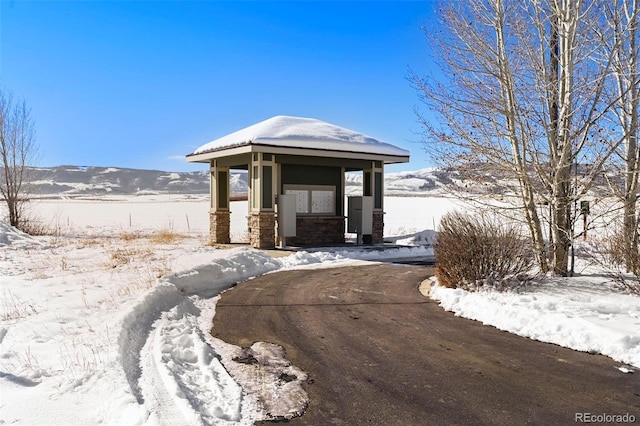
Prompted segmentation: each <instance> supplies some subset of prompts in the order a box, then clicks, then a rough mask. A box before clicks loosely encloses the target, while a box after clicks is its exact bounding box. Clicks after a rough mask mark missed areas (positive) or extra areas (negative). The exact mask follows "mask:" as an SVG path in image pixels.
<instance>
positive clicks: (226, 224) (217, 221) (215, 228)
mask: <svg viewBox="0 0 640 426" xmlns="http://www.w3.org/2000/svg"><path fill="white" fill-rule="evenodd" d="M230 222H231V216H230V213H229V212H216V213H209V238H210V240H211V244H229V243H230V242H231V237H230Z"/></svg>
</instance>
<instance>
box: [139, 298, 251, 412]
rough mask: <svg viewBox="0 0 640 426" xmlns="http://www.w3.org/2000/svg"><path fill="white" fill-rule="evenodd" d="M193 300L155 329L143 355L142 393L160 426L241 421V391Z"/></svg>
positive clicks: (170, 312) (177, 308) (169, 313)
mask: <svg viewBox="0 0 640 426" xmlns="http://www.w3.org/2000/svg"><path fill="white" fill-rule="evenodd" d="M199 314H200V311H199V309H198V308H197V307H196V306H195V305H194V304H193V302H192V301H191V300H189V299H185V300H184V301H183V302H181V303H180V304H178V305H177V306H176V307H174V308H172V309H171V310H169V311H168V312H164V313H162V316H161V318H160V319H159V320H157V321H156V322H155V324H154V327H155V328H154V329H153V330H152V332H151V334H150V336H149V339H148V340H147V343H146V344H145V346H144V347H143V350H142V356H141V365H142V376H141V380H140V384H141V392H142V394H143V396H144V398H145V401H147V402H146V405H147V408H148V409H149V412H150V413H151V414H152V416H156V417H158V420H159V422H160V424H220V423H226V422H231V423H235V422H238V421H240V420H241V402H242V389H241V388H240V386H239V385H238V384H236V383H235V382H234V381H233V379H232V378H231V377H230V376H229V374H228V373H227V371H226V370H225V369H224V367H223V366H222V364H221V363H220V361H219V359H218V357H217V354H216V353H215V352H214V351H213V349H212V348H211V347H210V346H209V345H208V344H207V343H206V342H205V338H204V336H203V335H202V332H201V331H200V330H199V328H198V325H197V317H198V315H199Z"/></svg>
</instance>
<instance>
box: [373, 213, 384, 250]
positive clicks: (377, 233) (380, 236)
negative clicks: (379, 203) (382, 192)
mask: <svg viewBox="0 0 640 426" xmlns="http://www.w3.org/2000/svg"><path fill="white" fill-rule="evenodd" d="M371 238H372V240H373V241H371V242H372V243H373V244H382V243H384V212H381V211H374V212H373V234H372V235H371Z"/></svg>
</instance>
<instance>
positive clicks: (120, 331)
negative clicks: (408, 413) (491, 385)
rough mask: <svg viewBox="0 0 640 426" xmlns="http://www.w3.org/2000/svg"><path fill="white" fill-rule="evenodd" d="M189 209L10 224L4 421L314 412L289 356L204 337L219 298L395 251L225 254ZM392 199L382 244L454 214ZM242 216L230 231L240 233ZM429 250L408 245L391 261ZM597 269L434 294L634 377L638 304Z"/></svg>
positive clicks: (53, 208) (5, 245) (191, 205)
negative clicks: (25, 229) (266, 277)
mask: <svg viewBox="0 0 640 426" xmlns="http://www.w3.org/2000/svg"><path fill="white" fill-rule="evenodd" d="M190 200H191V201H188V202H187V200H186V199H184V198H183V199H180V198H178V199H176V198H171V199H167V198H162V197H160V198H151V197H148V198H140V197H135V198H125V199H111V200H110V201H95V200H94V201H91V202H89V201H86V202H84V201H82V202H81V201H78V200H59V201H51V200H48V201H46V202H44V201H43V202H42V203H41V204H40V205H39V207H38V212H37V213H38V215H39V216H40V217H42V218H47V219H49V220H50V221H51V222H52V223H54V224H56V229H57V230H58V231H59V232H60V235H59V236H53V237H40V238H32V237H29V236H27V235H24V234H22V233H20V232H18V231H16V230H15V229H13V228H11V227H8V226H6V225H4V224H1V223H0V423H6V424H28V425H41V424H66V425H86V424H98V423H100V424H118V425H120V424H126V425H166V424H247V425H248V424H252V423H253V422H254V421H256V420H260V419H267V418H286V417H290V416H292V415H294V414H296V413H299V412H300V411H301V410H302V409H303V408H304V406H305V405H306V403H307V395H306V393H305V392H304V389H303V388H302V386H301V383H302V382H304V380H305V379H306V375H305V372H304V371H301V370H300V369H299V368H297V367H296V366H295V365H291V364H290V363H289V362H288V361H287V359H286V354H284V353H283V351H282V349H281V348H279V347H277V346H275V345H271V344H268V343H258V344H255V345H253V346H252V347H251V348H248V349H242V348H239V347H236V346H232V345H229V344H226V343H225V342H222V341H219V340H217V339H213V338H212V337H211V336H210V335H209V333H208V330H209V329H210V327H211V322H212V319H213V317H214V315H215V301H216V297H217V295H218V294H219V293H220V292H221V291H223V290H224V289H226V288H229V287H230V286H232V285H234V284H235V283H237V282H240V281H244V280H246V279H249V278H251V277H254V276H257V275H260V274H264V273H270V272H274V271H278V270H283V269H292V268H303V267H336V266H348V265H357V264H358V263H359V262H362V261H378V260H383V259H382V258H383V257H384V256H388V255H389V254H384V252H371V251H365V250H358V249H355V250H331V251H314V252H295V253H292V254H290V255H288V256H284V257H280V256H277V257H276V256H272V255H271V254H270V253H267V252H264V251H258V250H251V249H247V248H241V247H240V248H235V249H229V250H224V249H216V248H213V247H210V246H207V245H206V238H205V236H204V234H205V232H206V229H207V226H208V224H207V218H206V211H207V205H206V199H199V198H197V197H196V198H194V199H190ZM385 203H386V205H385V208H386V211H387V214H386V216H385V222H386V233H387V237H388V238H389V239H393V240H394V241H397V242H399V243H400V242H402V243H404V244H420V243H424V242H428V241H430V240H431V239H432V238H433V232H432V231H429V229H433V227H434V226H435V225H437V222H438V220H439V218H440V217H441V215H442V214H443V213H444V212H446V211H447V210H450V209H452V208H456V205H457V204H456V203H455V202H453V201H452V200H449V199H445V198H436V197H433V198H422V197H421V198H418V197H416V198H406V197H403V198H387V199H385ZM235 206H236V210H238V211H240V212H242V204H237V205H235ZM244 208H245V209H246V207H244ZM187 216H188V220H187ZM242 216H243V215H242V213H240V215H239V219H238V218H237V219H235V221H233V219H232V228H233V230H232V233H236V234H237V235H241V234H242V232H243V231H242V228H243V227H244V226H245V224H244V221H243V219H244V218H243V217H242ZM129 217H131V219H129ZM425 230H426V231H425ZM423 231H424V232H423ZM176 234H180V236H177V235H176ZM280 254H282V253H280ZM429 254H431V250H430V249H429V248H428V247H424V246H413V247H407V248H406V249H401V250H398V251H395V252H394V253H393V257H394V258H398V257H402V256H405V257H418V256H426V255H429ZM593 272H595V271H590V270H588V269H587V270H584V271H583V276H582V277H580V278H574V279H549V280H546V281H544V282H543V283H541V284H537V285H533V286H530V287H527V288H525V289H522V290H519V291H513V292H504V293H498V292H492V291H488V292H479V293H473V294H471V293H466V292H463V291H461V290H450V289H443V288H440V287H434V288H433V290H432V292H431V296H432V297H434V298H437V299H439V300H440V303H441V304H442V306H443V307H444V308H445V309H448V310H452V311H454V312H456V313H457V314H459V315H463V316H466V317H471V318H474V319H477V320H480V321H483V322H485V323H487V324H492V325H494V326H496V327H499V328H503V329H506V330H509V331H511V332H514V333H518V334H522V335H525V336H528V337H532V338H535V339H538V340H543V341H549V342H553V343H557V344H560V345H563V346H568V347H573V348H575V349H578V350H585V351H591V352H597V353H603V354H605V355H608V356H610V357H612V358H613V359H616V360H617V361H619V362H620V365H619V367H620V369H621V370H620V371H621V373H620V374H622V372H630V371H633V370H635V369H636V368H640V298H639V297H637V296H633V295H630V294H627V293H625V292H624V291H623V290H621V289H620V288H619V287H616V286H614V285H613V284H611V283H610V282H609V280H608V279H607V278H606V277H603V276H602V275H598V274H595V273H593ZM247 360H250V362H247Z"/></svg>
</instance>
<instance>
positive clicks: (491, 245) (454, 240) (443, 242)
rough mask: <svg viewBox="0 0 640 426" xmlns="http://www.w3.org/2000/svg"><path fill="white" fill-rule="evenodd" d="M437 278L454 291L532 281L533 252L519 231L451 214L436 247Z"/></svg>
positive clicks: (476, 217) (437, 239) (471, 217)
mask: <svg viewBox="0 0 640 426" xmlns="http://www.w3.org/2000/svg"><path fill="white" fill-rule="evenodd" d="M434 252H435V256H436V277H437V278H438V281H439V282H440V284H442V285H444V286H446V287H451V288H463V289H465V290H477V289H478V288H479V287H482V286H491V287H495V288H505V287H508V286H513V285H516V284H521V283H523V282H527V281H529V280H530V279H531V275H530V272H531V269H532V267H533V264H534V258H533V255H532V250H531V249H530V248H529V247H528V244H527V243H526V242H525V241H523V239H522V237H521V236H520V234H519V232H518V231H517V229H516V228H513V227H509V226H506V225H502V224H500V223H498V222H496V221H495V220H492V219H489V218H488V217H485V216H470V215H466V214H463V213H459V212H453V213H447V214H446V215H445V216H444V217H443V218H442V220H441V222H440V226H439V229H438V236H437V238H436V241H435V244H434Z"/></svg>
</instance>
